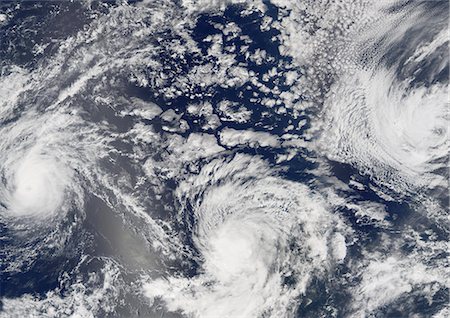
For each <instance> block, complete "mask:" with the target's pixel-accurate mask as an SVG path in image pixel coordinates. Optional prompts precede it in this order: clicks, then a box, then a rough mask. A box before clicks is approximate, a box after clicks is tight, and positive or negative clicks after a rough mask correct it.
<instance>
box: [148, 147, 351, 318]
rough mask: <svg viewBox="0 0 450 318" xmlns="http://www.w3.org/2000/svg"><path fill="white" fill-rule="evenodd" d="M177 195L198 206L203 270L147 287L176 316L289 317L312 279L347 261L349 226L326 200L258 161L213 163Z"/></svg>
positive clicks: (197, 236)
mask: <svg viewBox="0 0 450 318" xmlns="http://www.w3.org/2000/svg"><path fill="white" fill-rule="evenodd" d="M178 195H179V196H180V197H181V200H187V201H188V202H186V203H189V205H190V206H192V208H193V213H194V217H195V221H194V224H195V225H194V238H193V240H194V243H195V246H196V248H197V249H198V250H199V252H200V253H201V255H202V265H201V270H199V274H198V275H197V276H195V277H193V278H187V277H186V278H182V277H173V278H172V277H169V278H167V279H157V280H155V281H151V282H148V283H146V284H145V285H144V292H145V294H146V295H147V296H148V297H150V298H157V297H160V298H162V299H163V300H165V302H166V303H167V306H168V308H169V309H170V310H173V311H176V310H181V311H183V312H185V313H186V314H194V315H195V316H198V317H258V316H260V315H270V316H273V317H285V316H286V317H288V316H290V315H292V313H293V312H294V311H295V308H296V306H295V304H296V303H297V301H298V299H299V298H301V297H302V295H303V294H304V293H305V291H306V289H307V288H308V287H307V286H308V283H309V281H310V279H311V278H312V277H314V276H321V275H324V274H325V273H326V272H327V271H329V270H331V269H332V268H333V266H334V264H336V263H337V262H339V261H342V260H343V259H344V258H345V256H346V246H345V237H344V236H343V234H340V233H339V232H343V233H344V235H345V231H346V228H345V226H344V224H343V222H342V221H341V220H340V219H339V218H338V217H336V216H334V215H333V214H332V211H330V209H331V207H329V206H327V204H326V203H325V201H324V199H323V198H322V197H320V195H318V194H316V193H313V192H312V191H311V190H309V189H308V188H307V187H306V186H304V185H301V184H298V183H295V182H289V181H285V180H283V179H281V178H279V177H277V176H276V175H272V173H271V172H270V167H268V166H267V164H266V163H264V161H262V160H260V159H258V158H250V157H246V156H236V157H234V159H232V160H231V161H230V162H224V161H222V160H217V161H213V162H211V163H210V164H208V165H206V166H204V167H203V169H202V171H201V172H200V173H199V175H198V176H195V177H192V178H190V179H188V180H186V181H185V182H183V183H181V184H180V188H179V190H178ZM184 212H186V211H184ZM289 278H291V279H293V280H294V282H291V283H288V280H289Z"/></svg>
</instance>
